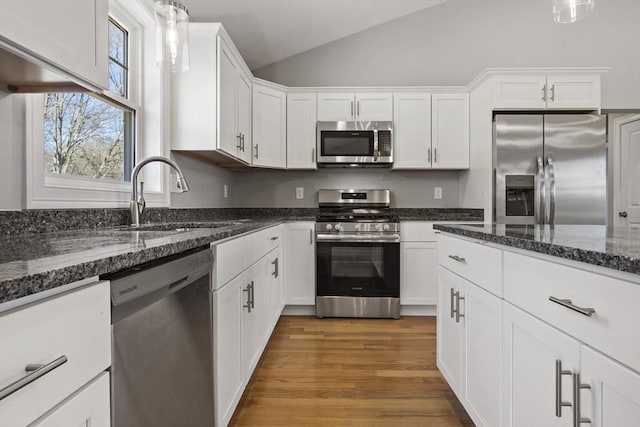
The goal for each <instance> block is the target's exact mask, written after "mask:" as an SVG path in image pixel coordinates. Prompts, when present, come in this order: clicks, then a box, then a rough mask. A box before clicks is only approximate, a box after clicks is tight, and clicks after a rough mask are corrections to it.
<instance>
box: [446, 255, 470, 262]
mask: <svg viewBox="0 0 640 427" xmlns="http://www.w3.org/2000/svg"><path fill="white" fill-rule="evenodd" d="M449 258H451V259H452V260H455V261H458V262H467V260H466V259H464V258H462V257H460V256H458V255H449Z"/></svg>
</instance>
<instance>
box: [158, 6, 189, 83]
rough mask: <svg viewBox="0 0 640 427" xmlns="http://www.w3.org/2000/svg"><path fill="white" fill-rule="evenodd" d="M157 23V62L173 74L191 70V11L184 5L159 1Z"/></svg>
mask: <svg viewBox="0 0 640 427" xmlns="http://www.w3.org/2000/svg"><path fill="white" fill-rule="evenodd" d="M154 10H155V22H156V62H157V63H158V66H160V68H164V67H170V69H171V71H172V72H174V73H175V72H179V71H187V70H188V69H189V11H188V10H187V8H186V7H184V5H183V4H182V3H179V2H177V1H173V0H158V1H156V2H155V5H154Z"/></svg>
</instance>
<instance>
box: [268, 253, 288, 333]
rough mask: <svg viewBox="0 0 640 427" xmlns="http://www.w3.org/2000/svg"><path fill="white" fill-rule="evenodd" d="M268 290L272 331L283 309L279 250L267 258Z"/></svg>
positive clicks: (280, 255) (280, 254)
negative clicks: (269, 293)
mask: <svg viewBox="0 0 640 427" xmlns="http://www.w3.org/2000/svg"><path fill="white" fill-rule="evenodd" d="M268 273H269V290H270V292H271V298H270V304H271V321H270V323H271V327H270V330H273V328H274V327H275V325H276V323H278V319H279V318H280V313H282V308H283V307H284V289H283V281H282V251H281V249H280V248H278V249H275V250H273V251H272V252H271V254H270V256H269V265H268Z"/></svg>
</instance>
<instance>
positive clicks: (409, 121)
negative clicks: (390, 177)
mask: <svg viewBox="0 0 640 427" xmlns="http://www.w3.org/2000/svg"><path fill="white" fill-rule="evenodd" d="M393 142H394V144H393V168H394V169H428V168H431V94H429V93H422V92H417V93H411V92H410V93H395V94H394V95H393Z"/></svg>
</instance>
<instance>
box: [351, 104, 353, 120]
mask: <svg viewBox="0 0 640 427" xmlns="http://www.w3.org/2000/svg"><path fill="white" fill-rule="evenodd" d="M351 118H353V101H351Z"/></svg>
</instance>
